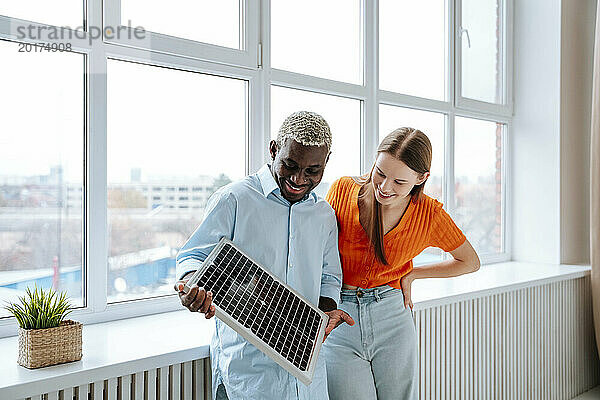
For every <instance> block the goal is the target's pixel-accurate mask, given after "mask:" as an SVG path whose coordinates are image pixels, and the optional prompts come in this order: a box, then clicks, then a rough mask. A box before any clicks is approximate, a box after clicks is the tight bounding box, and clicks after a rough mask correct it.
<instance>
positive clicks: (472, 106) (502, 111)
mask: <svg viewBox="0 0 600 400" xmlns="http://www.w3.org/2000/svg"><path fill="white" fill-rule="evenodd" d="M454 1H455V2H456V3H455V7H456V12H455V18H454V21H455V23H454V26H453V31H454V35H452V36H454V37H455V45H454V47H453V48H454V49H455V51H454V54H455V55H456V74H455V88H456V90H455V95H454V97H453V98H454V99H455V100H454V101H455V104H456V106H457V108H459V109H463V110H472V111H481V112H485V113H489V114H492V115H500V116H506V117H510V116H512V114H513V10H514V4H513V1H514V0H498V1H499V2H500V4H501V6H500V7H501V18H502V21H501V29H502V35H501V47H502V52H503V57H502V63H503V65H502V73H503V78H502V89H501V90H502V103H499V104H496V103H489V102H486V101H481V100H475V99H472V98H469V97H465V96H463V95H462V93H461V92H462V40H463V39H462V33H461V26H462V2H463V0H454Z"/></svg>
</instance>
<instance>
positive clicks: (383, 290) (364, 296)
mask: <svg viewBox="0 0 600 400" xmlns="http://www.w3.org/2000/svg"><path fill="white" fill-rule="evenodd" d="M398 295H402V290H400V289H396V288H393V287H391V286H388V285H383V286H378V287H374V288H370V289H363V288H358V289H342V296H341V297H342V302H344V301H351V302H354V303H358V302H365V301H373V300H374V301H379V300H381V299H384V298H386V297H392V296H398Z"/></svg>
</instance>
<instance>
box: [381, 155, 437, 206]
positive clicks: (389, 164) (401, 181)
mask: <svg viewBox="0 0 600 400" xmlns="http://www.w3.org/2000/svg"><path fill="white" fill-rule="evenodd" d="M428 176H429V172H425V173H424V174H423V175H420V174H419V173H417V172H415V171H413V170H412V169H410V168H409V167H408V166H407V165H406V164H405V163H403V162H402V161H400V160H398V159H397V158H395V157H394V156H393V155H391V154H389V153H385V152H382V153H379V154H378V155H377V160H376V161H375V166H374V167H373V171H372V172H371V184H372V185H373V191H374V192H375V199H377V202H378V203H379V204H381V205H383V206H393V205H396V204H398V205H399V204H400V203H401V202H402V201H403V200H404V199H405V198H406V197H407V196H410V192H411V191H412V189H413V187H415V185H420V184H422V183H423V182H425V180H426V179H427V177H428Z"/></svg>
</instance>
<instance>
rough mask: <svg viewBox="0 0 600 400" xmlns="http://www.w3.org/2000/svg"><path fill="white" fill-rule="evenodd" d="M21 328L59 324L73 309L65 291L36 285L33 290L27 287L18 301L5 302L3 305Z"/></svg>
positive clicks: (40, 327)
mask: <svg viewBox="0 0 600 400" xmlns="http://www.w3.org/2000/svg"><path fill="white" fill-rule="evenodd" d="M4 309H6V310H7V311H8V312H10V313H11V314H12V315H13V316H14V317H15V318H16V319H17V322H18V323H19V326H20V327H21V328H23V329H47V328H54V327H57V326H58V325H60V323H61V321H63V320H64V319H65V317H66V316H67V315H69V314H70V313H71V311H73V306H72V305H71V303H70V302H69V299H68V298H67V294H66V293H65V292H61V293H57V292H56V291H55V290H54V289H52V288H50V289H41V288H38V287H37V285H36V286H35V288H34V289H33V290H31V289H30V288H27V289H26V290H25V296H22V297H19V301H18V302H15V303H12V302H7V304H6V305H5V306H4Z"/></svg>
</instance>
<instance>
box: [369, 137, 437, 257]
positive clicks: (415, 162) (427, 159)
mask: <svg viewBox="0 0 600 400" xmlns="http://www.w3.org/2000/svg"><path fill="white" fill-rule="evenodd" d="M380 153H388V154H390V155H392V156H394V157H395V158H397V159H398V160H400V161H402V162H403V163H404V164H406V165H407V166H408V167H409V168H410V169H412V170H413V171H415V172H416V173H418V174H420V175H422V174H424V173H425V172H429V170H430V169H431V158H432V148H431V142H430V141H429V138H428V137H427V135H425V134H424V133H423V132H421V131H420V130H418V129H414V128H399V129H396V130H395V131H393V132H392V133H390V134H389V135H387V136H386V137H385V138H384V139H383V140H382V141H381V143H380V144H379V147H378V148H377V154H378V155H379V154H380ZM374 168H375V165H373V167H372V168H371V172H370V173H369V174H368V175H363V176H361V177H360V178H358V182H359V183H360V184H361V185H362V188H361V190H360V192H359V193H360V195H359V199H358V200H359V203H361V202H362V204H364V200H365V199H369V200H370V203H371V207H367V209H366V211H367V219H366V221H367V226H365V230H366V232H367V234H368V236H369V238H370V240H371V243H373V247H374V249H375V256H376V257H377V259H378V260H379V261H380V262H381V263H382V264H385V265H387V263H388V262H387V258H386V256H385V247H384V243H383V237H384V232H383V216H382V212H381V205H380V204H379V202H378V201H377V199H376V198H375V193H374V190H373V186H372V185H371V180H372V176H373V170H374ZM425 182H426V181H425ZM425 182H423V183H422V184H420V185H415V187H413V189H412V190H411V192H410V195H411V201H412V202H415V203H416V202H418V201H420V200H421V196H422V195H423V189H424V187H425ZM363 209H364V208H363Z"/></svg>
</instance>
